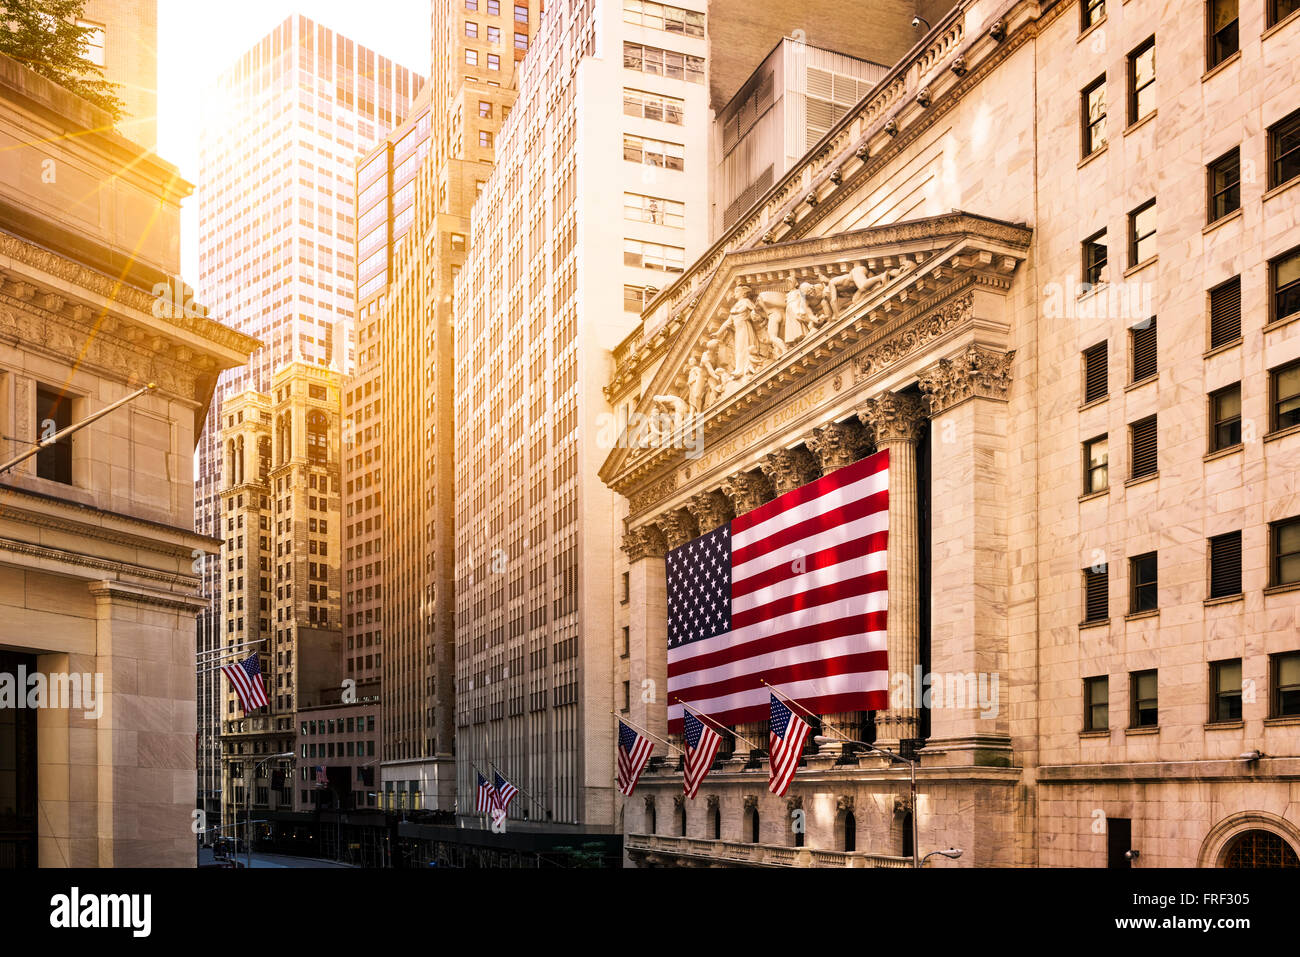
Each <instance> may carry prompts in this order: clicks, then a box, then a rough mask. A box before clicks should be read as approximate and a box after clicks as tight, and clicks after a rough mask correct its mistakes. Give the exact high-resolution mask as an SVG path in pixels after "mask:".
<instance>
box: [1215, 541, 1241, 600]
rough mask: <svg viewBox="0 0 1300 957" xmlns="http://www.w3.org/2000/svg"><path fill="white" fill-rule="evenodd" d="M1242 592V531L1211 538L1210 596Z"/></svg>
mask: <svg viewBox="0 0 1300 957" xmlns="http://www.w3.org/2000/svg"><path fill="white" fill-rule="evenodd" d="M1240 594H1241V532H1239V531H1237V532H1228V533H1227V534H1226V535H1216V536H1215V537H1214V538H1211V539H1210V597H1211V598H1231V597H1233V596H1236V595H1240Z"/></svg>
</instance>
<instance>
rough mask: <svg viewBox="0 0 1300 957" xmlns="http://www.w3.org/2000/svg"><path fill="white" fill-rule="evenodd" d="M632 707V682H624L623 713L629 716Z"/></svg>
mask: <svg viewBox="0 0 1300 957" xmlns="http://www.w3.org/2000/svg"><path fill="white" fill-rule="evenodd" d="M631 707H632V682H630V681H624V682H623V713H624V714H627V713H628V710H629V709H630V708H631Z"/></svg>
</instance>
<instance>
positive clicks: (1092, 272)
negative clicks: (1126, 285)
mask: <svg viewBox="0 0 1300 957" xmlns="http://www.w3.org/2000/svg"><path fill="white" fill-rule="evenodd" d="M1105 238H1106V230H1105V229H1099V230H1098V231H1097V232H1095V233H1093V234H1092V235H1091V236H1089V237H1087V238H1086V239H1084V241H1083V243H1082V244H1081V246H1082V255H1083V281H1084V282H1085V283H1088V284H1089V285H1091V286H1100V285H1102V284H1103V283H1105V282H1107V281H1108V278H1107V277H1106V275H1105V273H1106V267H1107V266H1108V265H1110V246H1109V245H1108V244H1107V243H1106V242H1104V240H1105ZM1099 239H1100V240H1103V242H1100V243H1099V242H1098V241H1097V240H1099ZM1094 249H1101V251H1102V255H1101V256H1100V257H1098V256H1096V255H1095V254H1094Z"/></svg>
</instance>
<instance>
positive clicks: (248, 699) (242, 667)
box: [221, 652, 270, 714]
mask: <svg viewBox="0 0 1300 957" xmlns="http://www.w3.org/2000/svg"><path fill="white" fill-rule="evenodd" d="M221 673H222V674H223V675H225V676H226V677H227V678H229V679H230V684H231V686H232V687H233V688H234V689H235V694H237V695H238V696H239V706H240V707H241V708H243V709H244V714H248V712H250V711H255V710H257V709H258V708H265V707H266V706H267V705H269V704H270V702H269V701H267V700H266V686H265V685H263V684H262V666H261V665H260V664H258V661H257V652H253V654H252V655H250V656H249V657H248V658H246V659H245V660H244V661H241V662H238V663H234V662H232V663H231V664H228V665H222V666H221Z"/></svg>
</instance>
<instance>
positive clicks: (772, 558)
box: [667, 449, 889, 734]
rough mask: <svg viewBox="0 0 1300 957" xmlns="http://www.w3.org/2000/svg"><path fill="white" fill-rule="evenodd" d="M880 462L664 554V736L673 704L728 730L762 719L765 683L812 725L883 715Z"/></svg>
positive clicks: (885, 462)
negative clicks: (824, 717) (847, 715)
mask: <svg viewBox="0 0 1300 957" xmlns="http://www.w3.org/2000/svg"><path fill="white" fill-rule="evenodd" d="M888 534H889V451H888V450H887V449H885V450H881V451H880V452H877V453H876V454H875V455H871V456H868V457H867V458H865V459H861V460H859V461H857V462H855V463H853V464H852V465H849V466H846V467H845V468H842V469H839V470H838V471H835V472H832V473H831V474H830V475H827V476H825V477H824V478H820V479H818V480H817V481H815V482H811V483H809V484H807V485H804V486H801V487H800V488H797V489H794V490H793V491H790V492H787V493H785V494H784V495H781V496H779V497H778V498H776V499H773V500H772V501H770V502H768V503H766V504H765V505H761V506H759V507H758V508H756V509H754V510H753V511H751V512H748V513H746V514H744V515H741V516H739V517H737V518H736V519H734V520H732V521H731V522H729V523H728V524H726V525H723V526H722V527H721V528H717V529H715V530H713V531H711V532H709V533H708V534H705V535H701V536H700V537H699V538H696V539H693V540H692V541H689V542H687V543H686V544H685V545H682V546H680V547H678V548H675V549H673V550H672V551H670V552H669V553H668V558H667V566H668V700H669V702H671V703H670V704H669V706H668V731H669V732H670V733H672V734H681V733H682V732H683V723H684V722H683V709H682V703H683V702H684V703H686V704H689V705H690V706H691V707H693V708H694V709H695V710H697V711H701V712H704V713H706V714H708V715H710V716H712V717H713V719H714V720H715V721H717V722H718V723H719V724H723V725H730V724H738V723H741V722H749V721H762V720H763V719H765V718H767V717H768V693H767V690H766V688H764V687H763V681H766V682H767V683H768V684H771V685H776V686H778V687H780V688H781V689H782V691H783V692H785V693H786V694H787V695H789V696H790V697H791V698H795V699H798V700H799V701H800V703H802V704H804V705H806V706H807V708H808V709H809V710H810V711H811V712H812V713H813V714H830V713H833V712H836V711H872V710H879V709H884V708H887V707H888V706H889V693H888V688H889V674H888V663H887V661H886V655H885V613H886V599H887V595H888V593H887V586H886V576H885V554H886V547H887V544H888Z"/></svg>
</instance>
